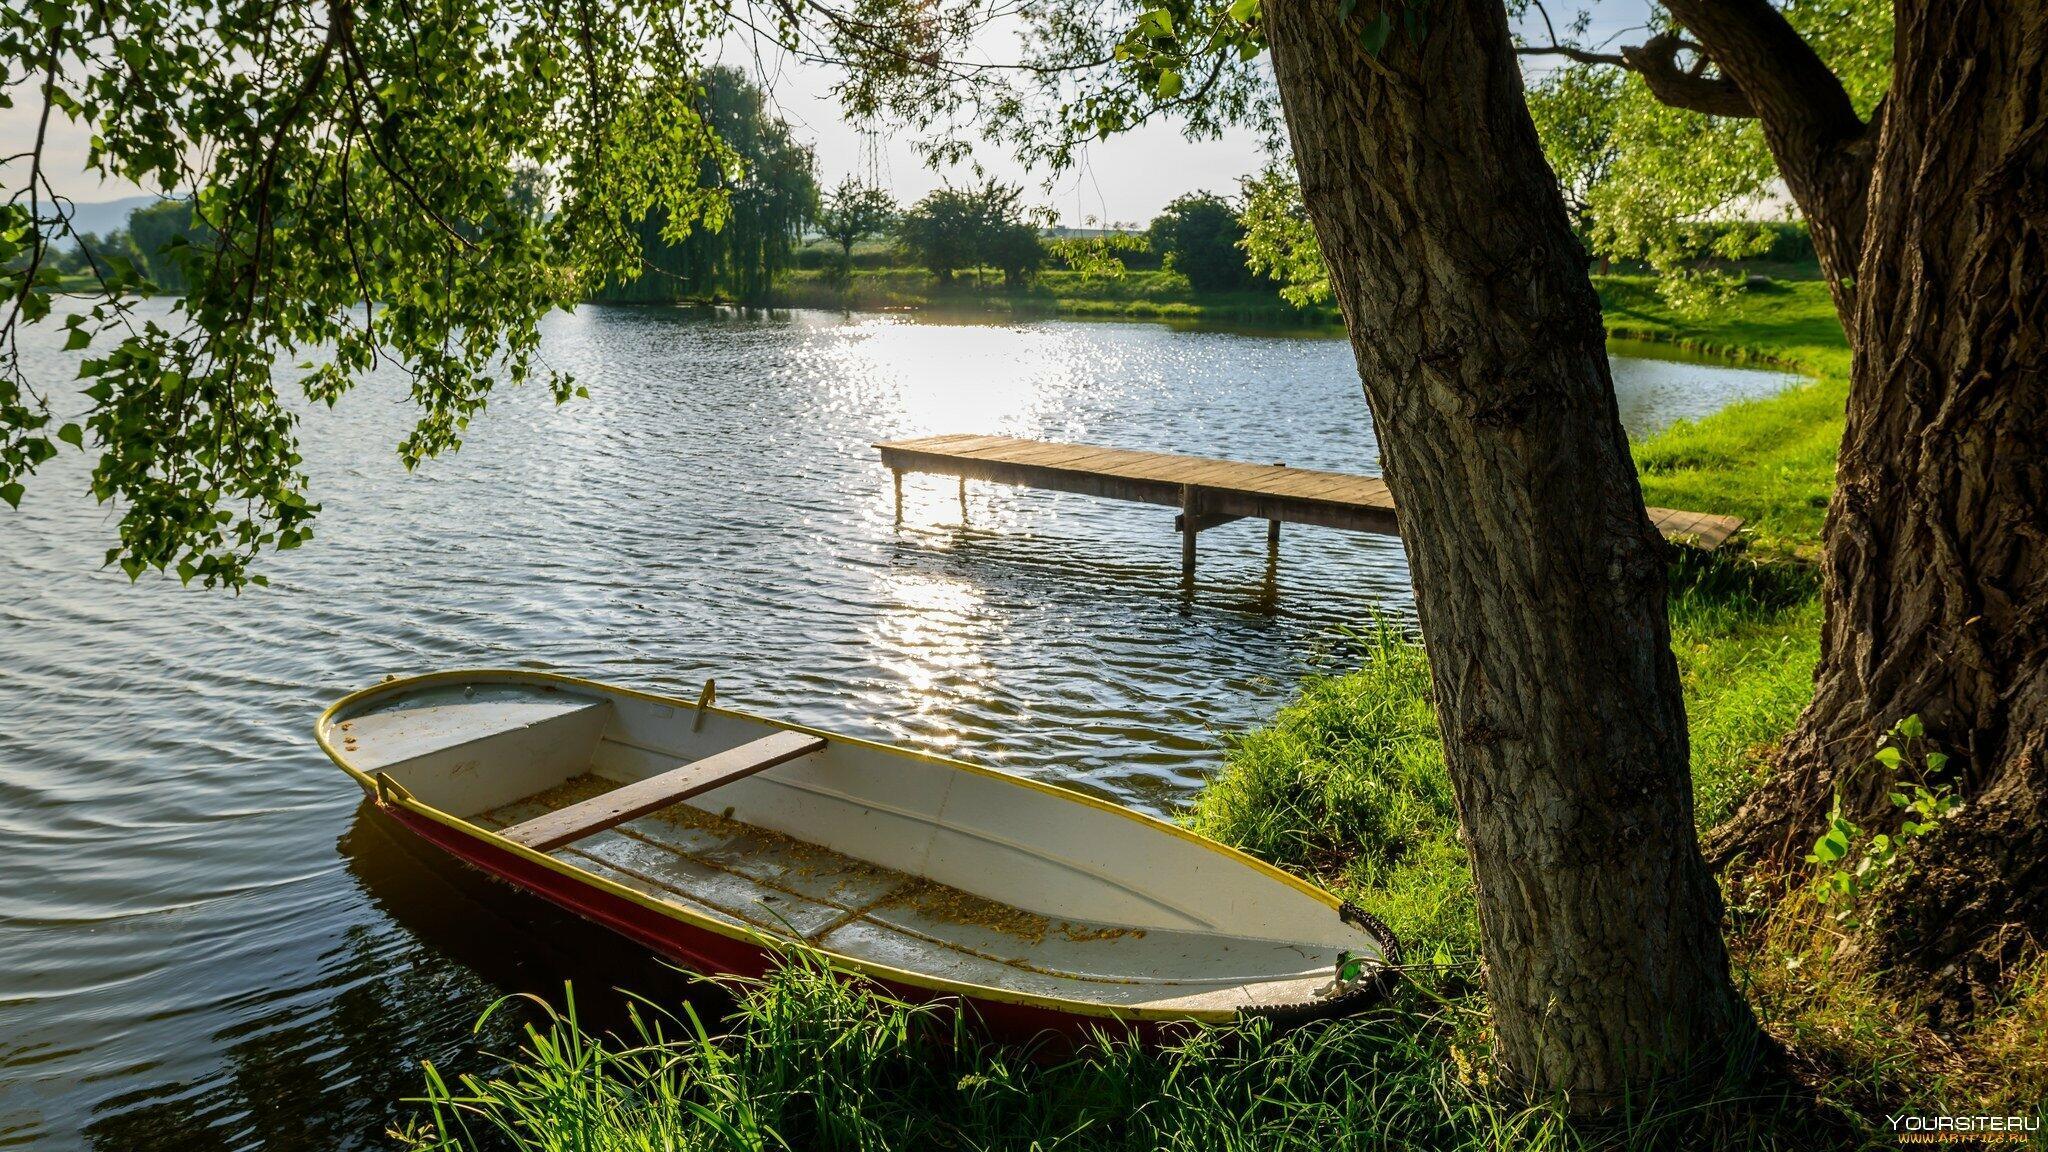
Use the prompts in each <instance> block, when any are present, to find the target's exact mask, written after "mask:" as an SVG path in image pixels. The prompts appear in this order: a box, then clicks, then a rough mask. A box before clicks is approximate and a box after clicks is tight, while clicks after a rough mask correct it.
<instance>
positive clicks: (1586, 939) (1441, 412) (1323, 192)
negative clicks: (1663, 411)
mask: <svg viewBox="0 0 2048 1152" xmlns="http://www.w3.org/2000/svg"><path fill="white" fill-rule="evenodd" d="M1377 7H1378V6H1377V5H1376V4H1374V3H1372V2H1371V0H1367V2H1366V3H1363V4H1360V5H1359V6H1358V8H1357V11H1356V12H1354V13H1352V14H1351V16H1350V19H1349V20H1348V21H1347V20H1346V19H1345V15H1344V13H1343V8H1344V6H1341V5H1338V4H1336V3H1333V2H1330V0H1267V4H1266V7H1265V11H1266V22H1267V35H1268V38H1269V40H1270V42H1271V44H1272V50H1273V64H1274V71H1275V74H1276V77H1277V79H1278V82H1279V88H1280V93H1281V98H1282V101H1283V103H1284V105H1285V109H1286V114H1287V122H1288V126H1289V128H1290V130H1291V133H1292V137H1293V143H1294V152H1295V158H1296V161H1297V164H1298V165H1299V168H1300V173H1301V183H1302V194H1303V198H1304V200H1305V201H1306V204H1307V207H1308V210H1309V215H1310V217H1311V218H1312V219H1313V221H1314V224H1315V227H1316V234H1317V237H1318V239H1319V240H1320V241H1321V244H1322V251H1323V253H1324V256H1325V258H1326V260H1327V262H1328V264H1329V267H1330V272H1331V283H1332V287H1333V288H1334V290H1335V293H1336V297H1337V301H1338V303H1339V305H1340V306H1341V307H1342V309H1343V312H1344V316H1345V320H1346V326H1347V328H1348V329H1349V331H1350V334H1351V342H1352V347H1353V350H1354V352H1355V354H1356V357H1357V361H1358V367H1359V371H1360V374H1361V376H1362V377H1363V378H1364V381H1365V391H1366V397H1367V400H1368V402H1369V404H1370V406H1371V409H1372V414H1373V419H1374V422H1375V425H1376V427H1377V429H1378V435H1379V440H1380V444H1381V454H1382V459H1383V461H1384V464H1385V470H1386V479H1387V482H1388V484H1389V486H1390V487H1391V488H1392V489H1393V492H1394V496H1395V499H1396V500H1397V501H1398V503H1399V504H1400V507H1401V520H1402V536H1403V539H1404V540H1405V542H1406V544H1407V549H1408V556H1409V563H1410V566H1411V569H1412V572H1413V578H1414V585H1415V593H1416V601H1417V605H1418V609H1419V613H1420V616H1421V624H1422V632H1423V637H1424V640H1425V642H1426V644H1427V647H1428V650H1429V655H1430V667H1431V674H1432V679H1433V681H1434V685H1435V691H1436V703H1437V711H1438V723H1439V725H1440V727H1441V729H1442V733H1443V739H1444V750H1445V755H1446V758H1447V760H1448V762H1449V765H1450V769H1451V775H1452V780H1453V783H1454V786H1455V789H1456V794H1457V799H1458V809H1459V816H1460V821H1461V824H1462V827H1463V830H1464V833H1465V839H1466V844H1467V848H1468V850H1469V854H1470V857H1471V862H1472V870H1473V874H1474V876H1475V878H1476V879H1477V882H1478V893H1479V918H1480V928H1481V933H1482V943H1483V946H1484V948H1485V954H1486V955H1485V958H1486V970H1485V987H1486V991H1487V994H1488V996H1489V998H1490V1001H1491V1005H1492V1010H1493V1021H1494V1029H1495V1037H1496V1044H1495V1055H1496V1058H1497V1060H1498V1061H1499V1062H1500V1064H1501V1066H1502V1068H1501V1071H1502V1073H1503V1075H1504V1077H1505V1078H1506V1080H1507V1081H1508V1082H1509V1083H1511V1084H1516V1085H1520V1086H1523V1087H1526V1088H1528V1089H1532V1090H1534V1091H1536V1092H1540V1093H1555V1092H1568V1093H1570V1094H1571V1096H1572V1099H1573V1101H1574V1103H1575V1104H1577V1105H1579V1106H1582V1107H1589V1108H1597V1107H1601V1106H1604V1105H1607V1104H1609V1103H1612V1102H1614V1101H1615V1100H1617V1099H1618V1098H1619V1097H1620V1096H1621V1095H1622V1094H1623V1093H1625V1092H1629V1091H1631V1090H1636V1089H1640V1088H1641V1087H1642V1086H1644V1085H1645V1084H1647V1083H1650V1082H1653V1081H1656V1080H1658V1079H1660V1078H1664V1077H1668V1076H1672V1075H1674V1074H1682V1073H1685V1072H1688V1071H1693V1070H1696V1069H1698V1068H1699V1067H1700V1066H1701V1065H1703V1064H1717V1063H1718V1062H1719V1061H1720V1060H1722V1059H1723V1058H1724V1057H1726V1056H1728V1055H1729V1054H1730V1053H1731V1052H1739V1051H1741V1050H1743V1049H1744V1048H1745V1047H1746V1045H1747V1044H1748V1042H1749V1040H1750V1038H1751V1036H1752V1030H1753V1025H1752V1023H1751V1021H1750V1018H1749V1015H1748V1011H1747V1008H1746V1006H1745V1005H1744V1003H1743V1001H1742V999H1741V997H1740V996H1738V995H1737V994H1736V992H1735V990H1734V989H1733V987H1732V985H1731V984H1730V981H1729V976H1728V964H1727V956H1726V953H1725V950H1724V948H1723V945H1722V941H1721V937H1720V902H1719V894H1718V892H1717V890H1716V888H1715V886H1714V883H1713V880H1712V878H1711V877H1710V875H1709V874H1708V872H1707V869H1706V867H1705V864H1704V862H1703V860H1702V859H1701V856H1700V853H1699V849H1698V846H1697V842H1696V839H1695V835H1694V829H1693V809H1692V791H1691V783H1690V778H1689V775H1688V766H1687V759H1688V757H1687V735H1686V722H1685V712H1684V708H1683V702H1682V700H1681V697H1680V691H1679V680H1678V673H1677V667H1676V664H1675V662H1674V660H1673V658H1672V655H1671V652H1670V645H1669V631H1668V624H1667V620H1666V614H1665V613H1666V604H1665V598H1666V560H1667V553H1666V549H1665V546H1664V544H1663V543H1662V541H1661V540H1660V539H1659V538H1658V535H1657V533H1656V531H1655V530H1654V529H1653V528H1652V527H1651V526H1650V524H1649V521H1648V519H1647V517H1646V516H1645V514H1644V512H1643V501H1642V494H1641V492H1640V490H1639V489H1638V487H1637V483H1636V474H1635V468H1634V465H1633V463H1632V461H1631V459H1630V456H1629V452H1628V446H1627V443H1626V439H1625V436H1624V433H1623V431H1622V428H1621V424H1620V420H1619V418H1618V415H1617V412H1616V408H1615V401H1614V393H1613V385H1612V381H1611V380H1610V378H1609V375H1608V364H1607V354H1606V347H1605V341H1604V338H1603V333H1602V330H1601V323H1600V307H1599V302H1598V300H1597V298H1596V297H1595V296H1594V294H1593V290H1592V286H1591V283H1590V282H1589V281H1588V279H1587V276H1586V272H1585V262H1584V255H1583V253H1582V252H1581V250H1580V248H1579V246H1578V244H1577V242H1576V241H1575V240H1574V239H1573V237H1572V234H1571V230H1570V227H1569V224H1568V222H1567V219H1566V214H1565V208H1564V203H1563V200H1562V198H1561V196H1560V193H1559V191H1558V188H1557V183H1556V181H1555V179H1554V178H1553V177H1552V175H1551V173H1550V170H1549V168H1548V166H1547V165H1546V164H1545V163H1544V160H1543V155H1542V152H1541V150H1540V148H1539V146H1538V143H1537V139H1536V133H1535V130H1534V128H1533V126H1532V125H1531V123H1530V119H1529V114H1528V111H1527V108H1526V106H1525V104H1524V101H1523V90H1522V79H1521V74H1520V71H1519V68H1518V66H1517V64H1516V59H1515V56H1514V54H1513V48H1512V45H1511V43H1510V40H1509V36H1508V28H1507V22H1506V16H1505V13H1504V12H1503V10H1502V6H1501V4H1500V3H1499V0H1443V2H1440V3H1437V4H1434V5H1431V6H1430V11H1429V17H1430V19H1429V29H1428V32H1427V34H1426V36H1423V37H1422V38H1421V39H1420V41H1419V43H1418V42H1417V41H1416V40H1415V39H1412V38H1410V37H1407V36H1405V35H1404V34H1403V33H1402V32H1401V31H1400V30H1399V29H1400V22H1399V14H1400V13H1399V9H1398V7H1396V8H1395V9H1394V12H1393V15H1394V17H1395V28H1396V31H1395V33H1394V36H1393V38H1392V39H1390V40H1389V41H1388V42H1387V44H1386V46H1385V48H1384V50H1383V51H1382V52H1381V53H1380V54H1379V55H1378V56H1377V57H1374V56H1372V55H1370V54H1368V53H1367V52H1366V51H1364V50H1363V48H1362V47H1361V37H1360V34H1359V30H1360V27H1361V25H1362V24H1363V23H1364V22H1366V21H1368V20H1370V19H1371V18H1372V17H1373V16H1374V15H1375V14H1376V11H1377Z"/></svg>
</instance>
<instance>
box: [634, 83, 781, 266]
mask: <svg viewBox="0 0 2048 1152" xmlns="http://www.w3.org/2000/svg"><path fill="white" fill-rule="evenodd" d="M699 82H700V84H701V85H702V88H703V94H702V95H701V96H700V97H699V98H698V101H697V108H698V115H699V116H701V117H702V118H703V121H704V123H705V125H706V126H707V127H708V128H709V129H710V131H711V132H713V133H714V134H715V135H716V138H717V139H718V140H719V142H720V143H721V144H722V145H723V148H722V149H721V150H720V152H718V153H716V154H707V155H706V156H705V157H704V158H703V160H702V161H701V162H700V165H699V172H698V175H697V179H698V182H699V184H700V185H701V186H702V187H703V188H705V189H710V190H716V191H717V192H720V193H723V195H724V198H725V213H724V218H723V223H722V225H721V226H720V227H718V228H694V227H688V226H687V225H686V226H685V227H683V228H681V229H676V228H674V227H672V226H671V221H670V219H669V216H668V213H667V211H666V210H665V209H663V208H661V207H659V206H656V207H654V208H653V209H652V210H650V211H649V213H648V215H647V216H646V217H645V218H644V219H642V220H640V221H639V222H638V224H637V226H636V228H635V231H636V232H637V233H638V236H639V248H640V252H641V257H640V259H641V271H640V272H639V273H638V274H637V275H635V276H631V277H621V278H615V279H614V280H613V281H612V282H611V283H608V284H606V285H605V287H604V290H603V291H602V292H601V293H599V296H600V298H602V299H609V300H681V299H703V298H720V297H730V298H733V299H737V300H744V301H749V302H760V301H763V300H766V299H767V297H768V293H769V289H770V288H771V287H772V286H773V285H774V283H775V278H776V276H777V275H778V274H780V273H781V272H782V271H783V270H784V269H786V268H788V267H789V266H790V264H791V263H792V261H793V259H794V257H795V254H796V248H797V244H798V243H799V242H800V241H801V240H802V238H803V229H804V227H805V225H806V224H808V223H809V222H810V220H811V218H812V217H813V216H814V215H816V212H817V207H818V182H817V175H816V172H815V165H814V163H813V160H812V157H811V150H810V149H809V148H807V147H804V146H803V145H801V144H798V143H797V142H796V140H795V139H794V138H793V137H792V136H791V135H790V130H789V125H787V124H785V123H783V121H782V120H781V119H780V118H779V117H777V116H774V115H772V114H771V113H770V112H769V111H768V102H767V95H766V94H765V93H763V92H762V91H761V89H760V88H759V87H758V86H756V85H755V84H754V83H752V82H751V81H749V80H748V79H747V77H746V75H745V74H744V73H742V72H740V71H739V70H738V69H737V68H730V67H723V66H721V67H715V68H708V69H706V70H705V71H704V72H703V73H702V75H701V77H700V81H699ZM735 160H736V161H737V164H734V163H732V161H735ZM678 233H680V234H678Z"/></svg>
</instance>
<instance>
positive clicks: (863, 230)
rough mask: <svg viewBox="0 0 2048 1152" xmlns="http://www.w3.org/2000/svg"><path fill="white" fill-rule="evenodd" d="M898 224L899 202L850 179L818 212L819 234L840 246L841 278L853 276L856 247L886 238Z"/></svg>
mask: <svg viewBox="0 0 2048 1152" xmlns="http://www.w3.org/2000/svg"><path fill="white" fill-rule="evenodd" d="M895 223H896V201H895V198H893V197H891V196H890V195H889V193H888V192H887V191H885V190H883V189H881V188H875V187H872V186H870V185H866V184H863V183H861V182H860V181H858V180H855V179H854V178H853V177H851V176H849V177H847V178H846V179H845V180H842V181H840V183H839V187H837V188H835V189H833V190H832V194H831V195H830V196H827V197H826V198H825V201H824V204H823V205H822V206H821V207H820V208H819V210H818V231H820V232H822V233H824V236H825V238H826V239H827V240H830V241H832V242H833V243H834V244H837V245H839V276H840V278H841V280H844V279H845V278H846V277H847V276H849V275H851V274H852V272H853V246H854V245H855V244H858V243H860V242H861V241H863V240H866V239H869V238H871V237H875V236H882V235H886V234H887V233H888V231H889V229H890V228H891V227H893V226H894V225H895Z"/></svg>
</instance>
